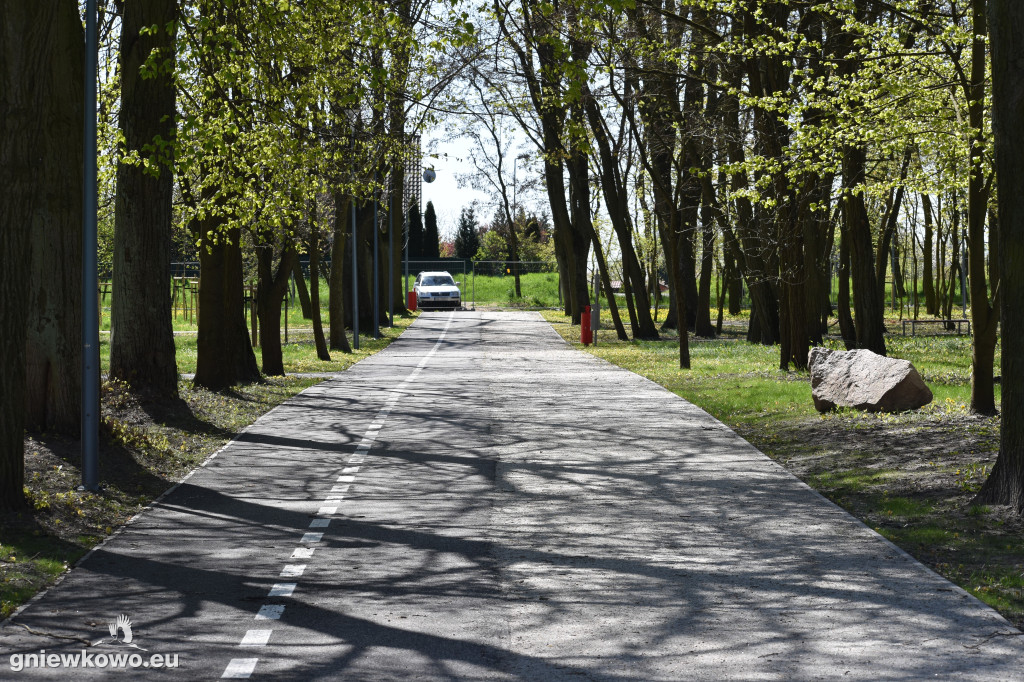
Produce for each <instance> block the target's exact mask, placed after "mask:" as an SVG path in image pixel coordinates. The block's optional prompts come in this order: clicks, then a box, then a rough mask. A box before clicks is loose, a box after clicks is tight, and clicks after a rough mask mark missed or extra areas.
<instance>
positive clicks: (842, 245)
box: [836, 230, 857, 350]
mask: <svg viewBox="0 0 1024 682" xmlns="http://www.w3.org/2000/svg"><path fill="white" fill-rule="evenodd" d="M836 316H837V317H838V318H839V333H840V335H841V336H842V337H843V344H844V345H845V346H846V350H853V349H855V348H856V347H857V328H856V327H854V325H853V314H852V313H851V312H850V242H849V240H848V239H847V237H846V231H845V230H844V231H843V234H842V235H840V239H839V292H838V293H837V294H836Z"/></svg>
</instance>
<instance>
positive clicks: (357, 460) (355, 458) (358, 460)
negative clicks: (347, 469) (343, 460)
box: [348, 455, 366, 464]
mask: <svg viewBox="0 0 1024 682" xmlns="http://www.w3.org/2000/svg"><path fill="white" fill-rule="evenodd" d="M365 459H366V458H365V457H363V456H362V455H352V456H351V457H349V458H348V461H349V463H350V464H362V463H363V460H365Z"/></svg>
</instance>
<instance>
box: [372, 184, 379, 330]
mask: <svg viewBox="0 0 1024 682" xmlns="http://www.w3.org/2000/svg"><path fill="white" fill-rule="evenodd" d="M378 203H379V202H378V200H377V173H376V171H374V173H373V288H372V291H373V338H374V339H379V338H380V291H379V289H380V276H379V267H378V265H377V262H378V261H377V252H378V244H379V242H380V231H379V230H378V229H377V204H378Z"/></svg>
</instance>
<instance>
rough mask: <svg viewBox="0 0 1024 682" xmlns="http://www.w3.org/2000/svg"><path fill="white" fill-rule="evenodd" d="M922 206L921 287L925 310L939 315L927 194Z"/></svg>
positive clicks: (930, 214)
mask: <svg viewBox="0 0 1024 682" xmlns="http://www.w3.org/2000/svg"><path fill="white" fill-rule="evenodd" d="M921 206H922V208H923V212H924V244H923V247H922V254H921V278H922V281H921V286H922V289H923V290H924V310H925V312H926V313H928V314H929V315H938V314H939V304H938V301H937V300H936V297H935V274H934V273H933V272H932V263H934V262H935V261H934V259H935V254H934V251H935V248H934V226H933V222H932V198H931V197H930V196H929V195H927V194H922V195H921Z"/></svg>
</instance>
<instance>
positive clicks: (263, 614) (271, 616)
mask: <svg viewBox="0 0 1024 682" xmlns="http://www.w3.org/2000/svg"><path fill="white" fill-rule="evenodd" d="M282 613H284V604H264V605H263V606H261V607H260V610H259V613H257V614H256V620H278V619H280V618H281V614H282Z"/></svg>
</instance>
